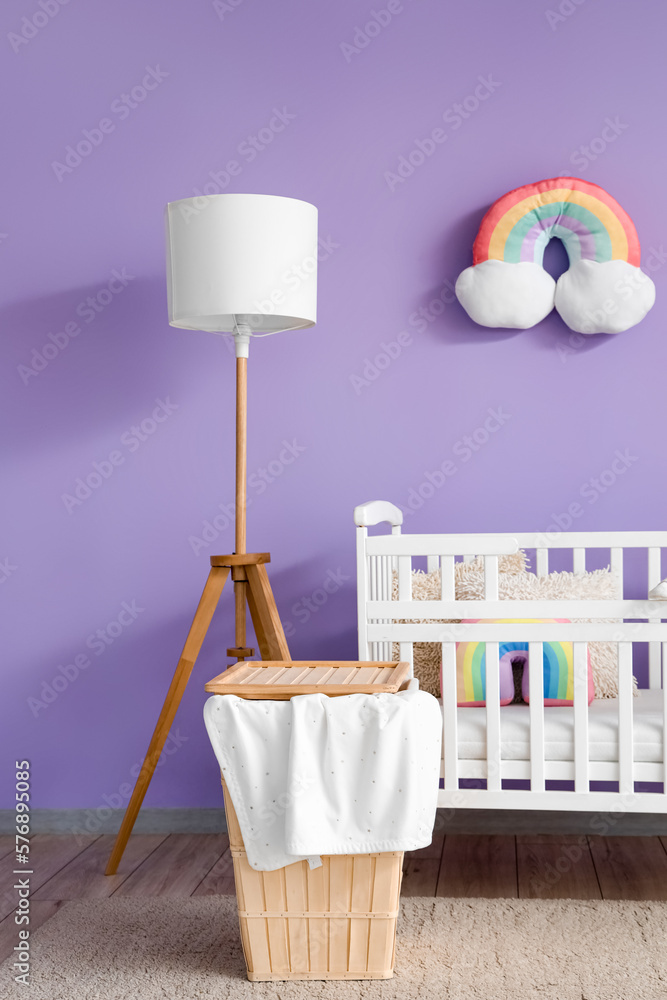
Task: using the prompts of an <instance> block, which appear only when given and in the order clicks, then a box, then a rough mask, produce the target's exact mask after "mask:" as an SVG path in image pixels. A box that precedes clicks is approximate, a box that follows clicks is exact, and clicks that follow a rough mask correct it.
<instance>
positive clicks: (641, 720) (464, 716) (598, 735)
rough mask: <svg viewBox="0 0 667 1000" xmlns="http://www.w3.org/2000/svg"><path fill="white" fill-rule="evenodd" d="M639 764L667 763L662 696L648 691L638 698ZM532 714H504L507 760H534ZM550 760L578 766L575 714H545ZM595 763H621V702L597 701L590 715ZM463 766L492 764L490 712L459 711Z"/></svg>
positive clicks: (509, 708)
mask: <svg viewBox="0 0 667 1000" xmlns="http://www.w3.org/2000/svg"><path fill="white" fill-rule="evenodd" d="M633 709H634V712H633V717H634V727H633V735H634V759H635V761H642V762H643V761H646V762H650V763H659V762H661V761H662V759H663V749H662V730H663V717H662V713H663V709H662V691H661V690H651V691H649V690H642V691H640V692H639V697H637V698H633ZM529 712H530V709H529V707H528V705H506V706H504V707H503V708H501V710H500V733H501V737H500V738H501V748H502V749H501V753H502V758H503V760H530V752H529V744H530V717H529ZM544 730H545V760H565V761H572V760H574V709H572V708H563V707H547V708H545V709H544ZM588 741H589V760H593V761H617V760H618V699H616V698H601V699H597V698H596V699H595V700H594V701H593V702H592V703H591V705H590V706H589V709H588ZM458 746H459V759H460V760H485V759H486V709H485V708H459V710H458Z"/></svg>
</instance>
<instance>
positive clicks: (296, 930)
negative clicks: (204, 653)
mask: <svg viewBox="0 0 667 1000" xmlns="http://www.w3.org/2000/svg"><path fill="white" fill-rule="evenodd" d="M371 666H372V669H370V668H371ZM238 667H239V668H242V669H240V670H239V669H237V668H236V667H233V668H231V669H230V670H229V671H225V673H223V674H221V675H220V677H219V678H215V679H214V681H210V682H209V683H208V684H207V685H206V689H207V690H208V691H213V692H214V693H218V694H223V693H227V694H236V695H241V696H242V697H251V698H261V699H263V700H268V699H269V698H272V697H278V698H285V697H291V696H292V695H294V694H304V693H306V692H305V691H304V687H307V688H308V689H309V690H312V689H313V686H315V690H318V691H319V690H321V691H324V692H325V693H327V694H329V693H331V694H332V695H333V696H336V695H338V694H347V693H352V691H351V690H350V689H352V690H353V691H355V692H358V691H359V689H360V687H361V686H363V688H364V690H367V691H368V692H376V693H377V692H378V691H386V690H387V688H388V687H389V689H390V690H393V691H397V690H399V688H401V687H403V686H404V682H405V680H406V677H407V674H408V672H409V667H408V665H407V664H396V663H391V664H388V663H373V664H372V665H371V664H367V663H354V662H350V663H336V664H335V665H334V664H326V663H323V662H312V663H311V662H310V661H309V662H308V663H305V662H304V663H295V664H277V663H269V662H265V663H253V664H250V663H246V664H239V665H238ZM243 668H245V669H243ZM249 668H252V669H249ZM260 668H261V672H258V671H259V669H260ZM399 668H400V669H399ZM311 671H312V672H313V673H311ZM315 671H317V674H316V675H315V673H314V672H315ZM362 671H363V673H362ZM235 673H236V677H235V676H234V674H235ZM225 674H226V675H227V677H226V679H225V682H224V684H223V683H222V679H223V678H225ZM249 678H251V683H250V684H248V679H249ZM362 678H363V680H362ZM244 680H245V684H244V683H243V682H244ZM374 680H375V682H376V683H375V684H374V683H373V681H374ZM278 682H282V683H278ZM267 684H268V685H269V687H268V688H267V687H266V685H267ZM243 687H245V690H244V691H243V693H241V688H243ZM287 688H289V689H290V690H289V693H288V691H287ZM327 688H328V690H327ZM345 688H347V690H345ZM272 689H273V690H272ZM223 791H224V795H225V814H226V817H227V830H228V834H229V845H230V849H231V853H232V858H233V863H234V881H235V884H236V897H237V904H238V913H239V924H240V929H241V941H242V944H243V952H244V955H245V959H246V964H247V967H248V979H250V980H252V981H260V980H290V979H390V978H391V977H392V976H393V974H394V951H395V942H396V921H397V917H398V906H399V895H400V890H401V876H402V868H403V852H402V851H389V852H385V853H382V854H343V855H330V856H323V857H322V866H321V868H313V869H311V868H310V867H309V865H308V862H307V861H297V862H295V864H292V865H287V866H286V867H285V868H280V869H278V870H277V871H272V872H259V871H255V869H254V868H251V867H250V865H249V864H248V859H247V856H246V852H245V849H244V846H243V838H242V836H241V830H240V828H239V824H238V820H237V817H236V813H235V811H234V806H233V804H232V801H231V797H230V795H229V794H228V792H227V789H226V788H225V784H224V781H223Z"/></svg>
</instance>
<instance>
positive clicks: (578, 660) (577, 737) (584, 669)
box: [573, 642, 590, 792]
mask: <svg viewBox="0 0 667 1000" xmlns="http://www.w3.org/2000/svg"><path fill="white" fill-rule="evenodd" d="M573 671H574V790H575V792H589V791H590V787H589V774H588V770H589V768H588V644H587V643H585V642H575V643H574V665H573Z"/></svg>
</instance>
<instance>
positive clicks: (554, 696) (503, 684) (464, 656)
mask: <svg viewBox="0 0 667 1000" xmlns="http://www.w3.org/2000/svg"><path fill="white" fill-rule="evenodd" d="M478 620H479V619H464V621H468V622H472V621H478ZM536 620H539V621H545V622H549V621H552V622H553V621H561V622H565V621H568V619H566V618H543V619H535V618H497V619H495V621H497V622H507V623H514V622H516V623H517V624H520V623H525V622H531V621H536ZM542 653H543V665H544V673H543V678H544V704H545V705H572V704H573V698H574V651H573V648H572V643H571V642H544V643H543V644H542ZM499 657H500V704H501V705H509V703H510V702H511V701H512V699H513V698H514V677H513V671H512V664H513V663H515V662H517V661H519V662H521V663H523V674H522V680H521V695H522V698H523V700H524V701H525V702H529V701H530V688H529V670H528V663H529V645H528V643H527V642H501V643H500V644H499ZM594 697H595V689H594V687H593V672H592V669H591V663H590V657H589V660H588V704H589V705H590V703H591V702H592V700H593V698H594ZM456 703H457V705H459V706H461V707H466V706H467V707H471V706H481V705H485V704H486V643H484V642H457V644H456Z"/></svg>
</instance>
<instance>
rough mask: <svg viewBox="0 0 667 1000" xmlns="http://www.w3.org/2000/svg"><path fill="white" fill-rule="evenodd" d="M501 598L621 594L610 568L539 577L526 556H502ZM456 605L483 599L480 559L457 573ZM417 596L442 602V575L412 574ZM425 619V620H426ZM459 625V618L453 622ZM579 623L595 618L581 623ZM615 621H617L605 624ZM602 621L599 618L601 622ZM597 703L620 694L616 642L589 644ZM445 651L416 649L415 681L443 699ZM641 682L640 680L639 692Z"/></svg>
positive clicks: (426, 646)
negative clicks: (441, 683) (441, 673)
mask: <svg viewBox="0 0 667 1000" xmlns="http://www.w3.org/2000/svg"><path fill="white" fill-rule="evenodd" d="M498 570H499V572H498V596H499V598H500V600H501V601H509V600H565V599H568V598H569V599H580V600H590V601H592V600H613V599H614V598H616V597H617V594H618V582H617V579H616V577H615V576H614V574H612V573H611V571H610V570H609V569H597V570H593V571H591V572H588V573H577V574H574V573H567V572H562V573H549V575H548V576H541V577H540V576H536V575H535V574H534V573H531V572H529V570H528V569H527V559H526V554H525V553H524V552H518V553H517V554H516V555H513V556H500V558H499V560H498ZM454 577H455V592H456V598H457V600H468V601H474V600H483V599H484V563H483V560H482V559H481V558H479V559H475V560H473V561H472V562H469V563H457V564H456V567H455V571H454ZM393 596H394V600H398V577H397V574H394V580H393ZM412 596H413V600H415V601H437V600H440V571H439V570H434V571H433V572H431V573H423V572H422V571H421V570H414V571H413V573H412ZM422 620H424V619H422ZM454 620H456V621H459V620H460V619H454ZM575 620H576V621H586V620H590V619H584V618H578V619H575ZM606 620H607V621H614V619H612V618H610V619H606ZM596 621H600V619H596ZM589 653H590V659H591V667H592V670H593V682H594V685H595V697H596V698H616V697H617V695H618V674H617V670H618V660H617V647H616V644H615V643H613V642H591V643H590V644H589ZM393 655H394V659H396V660H397V659H398V644H397V643H395V644H394V650H393ZM441 659H442V655H441V647H440V644H439V643H433V642H417V643H415V646H414V669H415V676H416V677H418V678H419V682H420V684H421V687H422V688H423V689H424V690H425V691H429V692H430V693H431V694H434V695H435V696H436V697H439V696H440V663H441ZM636 684H637V682H636V681H635V687H636Z"/></svg>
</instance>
